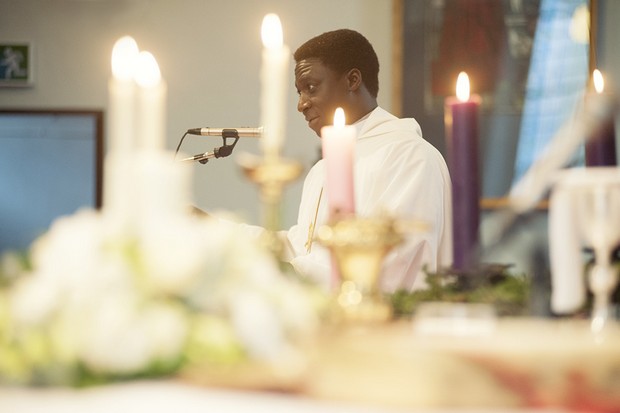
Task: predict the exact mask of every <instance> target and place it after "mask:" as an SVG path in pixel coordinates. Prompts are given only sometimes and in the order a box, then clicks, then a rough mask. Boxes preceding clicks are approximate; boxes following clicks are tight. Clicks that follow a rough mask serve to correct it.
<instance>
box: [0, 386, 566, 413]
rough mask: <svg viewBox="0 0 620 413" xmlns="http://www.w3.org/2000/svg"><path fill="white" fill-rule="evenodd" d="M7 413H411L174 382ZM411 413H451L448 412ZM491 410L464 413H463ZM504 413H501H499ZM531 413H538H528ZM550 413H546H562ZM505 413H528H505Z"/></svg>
mask: <svg viewBox="0 0 620 413" xmlns="http://www.w3.org/2000/svg"><path fill="white" fill-rule="evenodd" d="M0 412H2V413H130V412H131V413H139V412H147V413H205V412H217V413H228V412H230V413H244V412H252V413H262V412H265V413H267V412H268V413H306V412H307V413H399V412H401V413H402V412H405V410H394V409H385V408H380V407H373V406H359V405H353V404H350V403H346V404H345V403H337V402H329V401H319V400H312V399H308V398H304V397H296V396H293V395H285V394H274V393H258V392H242V391H234V390H224V389H214V388H202V387H195V386H191V385H187V384H183V383H180V382H173V381H153V382H133V383H128V384H119V385H110V386H102V387H93V388H89V389H83V390H71V389H24V388H1V387H0ZM411 412H416V413H418V412H419V413H423V412H429V413H430V412H432V413H442V412H445V413H447V412H448V411H447V410H443V411H439V410H432V411H422V410H411ZM474 412H476V413H478V412H485V413H491V412H495V411H491V410H471V409H469V410H458V413H474ZM496 412H497V413H499V411H496ZM527 412H528V413H533V412H535V411H534V410H528V411H527ZM561 412H562V411H560V410H553V411H551V410H545V413H561ZM501 413H525V411H524V410H501Z"/></svg>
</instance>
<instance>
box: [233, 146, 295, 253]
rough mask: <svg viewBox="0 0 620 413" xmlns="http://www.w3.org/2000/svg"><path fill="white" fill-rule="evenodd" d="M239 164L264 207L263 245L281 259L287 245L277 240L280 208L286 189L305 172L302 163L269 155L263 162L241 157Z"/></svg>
mask: <svg viewBox="0 0 620 413" xmlns="http://www.w3.org/2000/svg"><path fill="white" fill-rule="evenodd" d="M239 164H240V166H241V168H242V170H243V173H244V175H245V176H246V177H247V178H248V179H249V180H250V181H252V182H253V183H255V184H257V185H258V187H259V191H260V200H261V203H262V206H263V214H264V215H263V225H264V227H265V229H266V231H265V234H264V237H263V241H264V243H265V245H266V246H267V248H268V249H269V250H270V251H272V252H273V254H274V255H275V256H276V257H278V258H282V257H283V252H284V244H283V242H282V240H281V239H280V238H279V237H278V235H277V231H278V230H279V229H280V215H281V210H280V206H281V203H282V194H283V191H284V187H285V186H286V185H288V184H290V183H292V182H293V181H294V180H295V179H297V178H298V177H299V175H300V174H301V172H302V171H303V166H302V165H301V163H300V162H298V161H295V160H291V159H286V158H282V157H280V156H277V155H275V154H271V155H269V154H267V155H266V156H265V157H263V158H259V157H255V156H250V155H247V154H246V156H243V157H241V159H240V160H239Z"/></svg>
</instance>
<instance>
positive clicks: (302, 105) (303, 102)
mask: <svg viewBox="0 0 620 413" xmlns="http://www.w3.org/2000/svg"><path fill="white" fill-rule="evenodd" d="M308 105H309V101H308V99H306V98H304V95H303V94H301V95H299V100H298V101H297V111H298V112H303V111H304V110H305V109H306V108H307V107H308Z"/></svg>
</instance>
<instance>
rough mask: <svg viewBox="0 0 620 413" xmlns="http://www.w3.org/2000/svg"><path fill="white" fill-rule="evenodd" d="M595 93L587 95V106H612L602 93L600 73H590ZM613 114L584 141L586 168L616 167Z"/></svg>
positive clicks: (607, 97)
mask: <svg viewBox="0 0 620 413" xmlns="http://www.w3.org/2000/svg"><path fill="white" fill-rule="evenodd" d="M592 80H593V83H594V89H595V90H596V93H591V94H588V96H587V97H586V104H587V105H599V106H604V105H607V106H612V105H613V97H612V96H611V95H610V94H608V93H604V88H605V81H604V79H603V75H602V74H601V72H600V71H599V70H598V69H596V70H594V72H593V73H592ZM613 114H614V113H613V112H610V115H609V116H608V118H607V119H606V120H605V121H604V123H603V124H602V125H601V126H600V127H599V128H598V129H597V130H596V131H595V132H594V133H593V134H592V136H588V137H587V141H586V146H585V149H586V166H616V129H615V125H614V121H615V119H614V116H613Z"/></svg>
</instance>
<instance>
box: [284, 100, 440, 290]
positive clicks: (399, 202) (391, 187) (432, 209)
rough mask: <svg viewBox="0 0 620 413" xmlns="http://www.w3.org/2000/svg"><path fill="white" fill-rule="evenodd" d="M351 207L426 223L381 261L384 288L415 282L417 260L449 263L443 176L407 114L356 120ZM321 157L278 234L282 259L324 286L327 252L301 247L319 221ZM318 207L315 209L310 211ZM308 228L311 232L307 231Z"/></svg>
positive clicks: (324, 212)
mask: <svg viewBox="0 0 620 413" xmlns="http://www.w3.org/2000/svg"><path fill="white" fill-rule="evenodd" d="M356 126H357V128H358V137H357V141H356V145H355V167H354V168H355V169H354V181H355V184H354V188H355V208H356V214H357V215H359V216H372V215H374V214H379V213H383V212H387V213H388V214H391V215H393V216H395V217H397V218H403V219H414V220H420V221H423V222H426V223H428V224H429V227H430V228H429V230H428V231H414V232H412V233H411V235H410V236H408V237H407V240H406V242H404V243H403V244H401V245H400V246H399V247H398V248H396V249H395V250H393V251H392V252H391V253H390V254H389V256H388V257H387V259H386V260H385V262H384V266H383V273H382V276H381V287H382V289H383V290H384V291H386V292H393V291H395V290H397V289H401V288H403V289H407V290H413V289H418V288H423V287H424V286H425V285H426V284H425V282H424V276H423V272H422V271H421V270H422V269H423V266H424V265H426V266H427V268H428V270H430V271H434V270H436V269H437V268H439V267H444V266H449V265H451V263H452V196H451V182H450V175H449V173H448V168H447V166H446V163H445V161H444V159H443V157H442V155H441V154H440V152H439V151H438V150H437V149H436V148H435V147H434V146H432V145H431V144H430V143H428V142H427V141H426V140H424V139H423V138H422V132H421V129H420V126H419V124H418V123H417V122H416V121H415V120H414V119H410V118H409V119H399V118H397V117H395V116H394V115H392V114H390V113H388V112H387V111H385V110H384V109H382V108H379V107H377V108H376V109H375V110H373V111H372V112H371V113H370V114H369V115H368V116H367V117H366V118H365V119H364V120H362V121H361V122H358V123H357V124H356ZM324 182H325V168H324V162H323V160H321V161H319V162H317V163H316V164H315V165H314V166H313V167H312V169H310V171H309V172H308V175H307V176H306V179H305V181H304V186H303V193H302V197H301V203H300V206H299V215H298V218H297V224H296V225H294V226H293V227H291V228H290V229H289V230H288V231H286V232H285V233H284V234H283V235H285V236H286V239H287V240H288V243H289V244H290V245H289V247H290V257H289V258H290V262H291V264H292V265H293V266H294V268H295V269H296V270H297V271H298V272H299V273H300V274H302V275H306V276H308V277H311V278H312V279H314V280H316V281H317V282H319V283H320V284H322V285H324V286H325V287H326V288H330V286H332V280H331V277H332V275H331V258H330V255H329V252H328V251H327V250H326V248H324V247H323V246H321V245H320V244H319V243H318V242H316V241H315V242H314V243H313V244H312V247H311V251H310V252H309V253H308V251H307V247H306V243H307V241H308V235H309V231H310V226H311V225H312V224H313V223H315V216H316V223H315V228H319V227H320V226H321V225H324V224H326V223H327V220H328V202H329V200H328V199H327V194H326V192H327V191H323V195H322V197H321V202H320V203H319V202H318V201H319V196H320V194H321V188H322V187H323V185H324ZM317 205H318V213H317ZM315 234H316V232H315Z"/></svg>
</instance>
